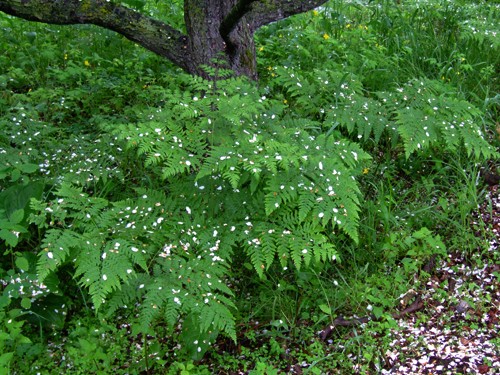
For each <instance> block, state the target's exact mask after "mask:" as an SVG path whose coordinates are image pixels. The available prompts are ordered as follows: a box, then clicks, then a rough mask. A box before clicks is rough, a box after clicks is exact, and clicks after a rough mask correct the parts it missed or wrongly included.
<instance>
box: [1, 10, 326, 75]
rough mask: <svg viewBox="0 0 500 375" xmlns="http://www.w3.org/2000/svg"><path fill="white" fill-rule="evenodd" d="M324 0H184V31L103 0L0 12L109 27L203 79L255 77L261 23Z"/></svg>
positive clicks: (274, 19)
mask: <svg viewBox="0 0 500 375" xmlns="http://www.w3.org/2000/svg"><path fill="white" fill-rule="evenodd" d="M326 1H327V0H306V1H301V0H185V1H184V20H185V26H186V33H185V34H184V33H182V32H180V31H178V30H176V29H175V28H173V27H172V26H170V25H168V24H166V23H163V22H161V21H159V20H156V19H154V18H152V17H149V16H147V15H144V14H142V13H140V12H139V11H136V10H133V9H130V8H127V7H125V6H122V5H120V4H118V3H115V2H113V1H107V0H0V11H2V12H4V13H6V14H9V15H12V16H15V17H19V18H23V19H25V20H28V21H35V22H42V23H49V24H58V25H72V24H93V25H97V26H101V27H103V28H106V29H110V30H113V31H115V32H117V33H119V34H121V35H123V36H124V37H126V38H128V39H130V40H131V41H133V42H135V43H137V44H139V45H141V46H143V47H144V48H147V49H148V50H150V51H152V52H154V53H156V54H158V55H160V56H162V57H165V58H166V59H168V60H170V61H172V62H173V63H174V64H175V65H177V66H179V67H181V68H182V69H184V70H185V71H186V72H188V73H191V74H196V75H200V76H203V77H207V78H215V77H213V76H211V74H210V73H209V72H207V69H206V68H205V67H207V66H209V67H221V66H222V67H225V68H228V69H231V70H233V71H234V73H235V74H236V75H246V76H248V77H250V78H251V79H257V66H256V60H255V55H256V54H255V44H254V39H253V35H254V33H255V31H256V30H257V29H258V28H259V27H262V26H264V25H267V24H269V23H272V22H275V21H278V20H280V19H283V18H287V17H290V16H292V15H294V14H298V13H303V12H306V11H308V10H311V9H314V8H315V7H318V6H320V5H321V4H323V3H325V2H326Z"/></svg>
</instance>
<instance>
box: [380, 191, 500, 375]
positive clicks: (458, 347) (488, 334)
mask: <svg viewBox="0 0 500 375" xmlns="http://www.w3.org/2000/svg"><path fill="white" fill-rule="evenodd" d="M488 190H489V191H488V193H487V196H486V200H485V202H484V203H483V204H482V205H481V207H480V208H479V211H478V213H477V217H475V222H474V224H475V225H478V224H479V223H480V221H483V222H484V223H485V224H486V225H485V226H484V227H485V228H487V229H486V231H487V233H486V237H487V238H490V242H489V249H488V251H484V252H477V253H475V254H469V255H468V256H465V255H464V254H461V253H458V252H457V253H453V254H450V255H449V257H448V259H446V260H445V261H444V262H442V263H441V264H439V265H437V266H436V269H435V271H434V272H433V274H432V276H431V278H430V279H429V280H428V282H427V284H426V290H425V291H423V292H422V291H419V292H418V293H422V295H421V297H420V298H421V301H422V302H423V306H424V307H423V309H422V310H421V311H419V313H417V314H411V315H407V316H405V317H404V318H401V319H400V320H399V326H400V327H401V330H398V331H393V332H392V333H391V336H392V337H391V340H392V341H391V344H390V345H391V347H392V350H390V351H388V352H387V353H386V367H387V368H388V369H386V370H383V371H382V373H383V374H499V373H500V335H499V330H500V324H499V318H500V264H499V256H498V252H499V250H500V187H499V185H495V186H490V187H489V188H488ZM478 227H480V225H478ZM477 235H478V236H479V235H484V233H481V232H478V234H477ZM443 291H445V292H443Z"/></svg>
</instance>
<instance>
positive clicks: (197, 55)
mask: <svg viewBox="0 0 500 375" xmlns="http://www.w3.org/2000/svg"><path fill="white" fill-rule="evenodd" d="M235 4H236V0H222V1H221V0H186V1H185V2H184V20H185V23H186V31H187V35H188V42H187V49H188V51H189V52H190V54H191V56H192V57H193V58H192V59H191V61H190V62H189V68H188V71H189V72H190V73H193V74H197V75H201V76H205V77H206V76H207V72H206V70H205V69H206V68H205V67H206V66H217V67H223V68H226V69H231V70H233V71H234V73H235V74H236V75H246V76H248V77H250V78H253V79H257V65H256V61H255V44H254V40H253V33H252V32H251V31H250V28H249V26H248V25H246V24H245V22H239V23H238V24H237V25H236V26H235V27H234V28H233V29H232V30H230V31H229V32H228V36H227V37H226V38H224V37H223V34H222V33H221V25H222V24H223V22H224V20H225V18H226V16H227V14H228V13H229V12H230V11H231V9H233V7H234V6H235ZM229 35H230V36H229Z"/></svg>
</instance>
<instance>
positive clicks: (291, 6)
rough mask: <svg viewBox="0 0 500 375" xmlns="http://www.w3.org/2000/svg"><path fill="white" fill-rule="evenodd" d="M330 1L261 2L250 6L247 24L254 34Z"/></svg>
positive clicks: (285, 0) (268, 0)
mask: <svg viewBox="0 0 500 375" xmlns="http://www.w3.org/2000/svg"><path fill="white" fill-rule="evenodd" d="M327 1H328V0H259V1H254V2H252V4H251V5H250V8H251V9H250V11H248V12H247V13H246V15H245V22H247V23H248V24H249V26H250V29H251V30H252V32H255V31H256V30H257V29H258V28H259V27H261V26H264V25H267V24H269V23H272V22H276V21H279V20H282V19H284V18H287V17H290V16H293V15H295V14H299V13H304V12H307V11H309V10H312V9H314V8H317V7H319V6H320V5H322V4H324V3H326V2H327Z"/></svg>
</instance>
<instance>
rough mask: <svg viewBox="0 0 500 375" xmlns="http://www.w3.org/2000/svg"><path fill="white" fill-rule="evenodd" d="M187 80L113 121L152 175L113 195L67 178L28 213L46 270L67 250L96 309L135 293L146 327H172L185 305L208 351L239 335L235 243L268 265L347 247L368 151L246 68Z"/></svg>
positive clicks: (329, 256) (191, 331) (188, 329)
mask: <svg viewBox="0 0 500 375" xmlns="http://www.w3.org/2000/svg"><path fill="white" fill-rule="evenodd" d="M189 80H191V82H190V87H191V88H192V89H191V91H184V92H182V93H181V92H180V91H179V92H175V91H174V92H171V93H170V94H169V97H168V98H167V101H166V104H165V105H164V106H162V107H161V108H157V109H154V110H152V111H151V112H150V113H146V114H144V117H143V119H142V120H141V121H140V122H138V123H133V124H122V125H119V126H116V125H114V124H113V125H111V124H110V125H108V126H107V125H104V128H105V130H107V131H111V132H113V133H114V134H115V135H116V137H117V138H118V139H119V141H121V142H124V143H125V145H126V147H128V148H130V149H135V150H136V152H137V153H138V155H139V156H140V158H141V159H142V160H143V161H144V165H145V168H147V169H148V170H149V173H151V174H152V175H154V176H156V180H157V183H156V184H157V187H156V188H155V189H153V190H144V189H137V190H136V198H134V199H128V200H124V201H110V200H109V199H105V198H99V197H95V196H92V195H91V194H89V192H88V191H87V190H86V188H85V186H81V185H75V184H72V183H69V182H63V183H62V184H60V185H59V187H58V189H57V190H56V191H55V192H54V198H53V199H52V200H51V201H49V202H42V201H35V202H34V203H33V209H35V210H36V215H33V216H32V221H33V222H34V223H36V224H37V225H38V226H39V227H45V228H46V235H45V238H44V240H43V244H42V250H41V251H40V254H39V261H38V274H39V277H40V280H41V281H42V282H43V280H44V279H46V278H47V277H49V275H54V274H56V273H57V270H58V269H60V267H61V266H63V265H68V264H70V265H72V266H73V267H74V269H75V277H76V278H77V279H78V280H79V283H80V284H81V285H82V286H83V287H85V288H86V289H87V290H88V292H89V293H90V295H91V298H92V301H93V304H94V306H95V307H96V309H98V310H99V311H104V312H106V313H107V314H115V313H116V312H117V311H119V310H120V309H121V308H122V307H124V306H131V305H133V304H138V305H139V306H140V310H141V314H140V319H139V323H138V327H139V328H140V329H141V330H142V331H144V332H151V327H154V324H155V323H156V322H158V321H159V320H161V321H163V322H166V323H167V325H168V326H169V327H170V328H171V332H172V333H175V332H177V326H178V322H179V321H180V319H182V318H183V321H184V323H183V324H182V329H181V336H180V339H181V340H183V341H186V340H191V339H192V338H193V337H197V338H196V340H193V341H197V342H198V343H200V346H199V348H200V349H199V350H195V354H196V355H200V353H201V354H202V353H203V351H204V350H206V348H208V346H209V344H208V342H210V341H211V340H212V338H213V337H215V336H216V335H217V334H218V333H219V332H221V333H224V334H226V335H228V336H229V337H231V338H232V339H236V331H235V319H234V309H235V306H234V302H233V294H232V291H231V288H230V275H231V268H232V267H233V264H232V259H233V254H234V252H236V251H238V254H239V256H240V253H241V251H243V252H244V254H245V255H244V256H246V257H247V258H248V259H249V261H250V262H251V264H252V265H253V267H254V269H255V271H256V273H257V274H258V275H259V276H261V277H264V276H265V270H266V269H268V268H269V267H271V266H272V265H273V264H275V263H278V264H280V265H281V266H282V267H289V266H294V267H296V268H301V267H304V266H308V265H310V264H312V263H314V262H332V261H335V260H339V259H338V254H337V252H336V249H335V247H334V245H333V242H332V239H333V238H334V237H335V236H336V234H337V233H338V232H344V233H345V234H346V235H347V236H349V237H350V238H352V240H354V241H357V224H358V220H359V218H358V212H359V204H360V201H359V196H360V194H359V189H358V186H357V183H356V179H355V176H356V175H357V174H358V173H360V172H361V169H362V167H363V166H364V164H365V163H367V162H368V160H369V159H370V158H369V156H368V154H366V153H365V152H364V151H363V150H362V149H361V148H360V147H359V146H358V145H357V144H355V143H351V142H349V141H347V140H344V139H340V138H337V137H335V135H334V134H321V132H318V127H317V126H313V124H314V121H306V120H303V121H301V120H297V119H293V118H290V117H289V116H288V115H287V114H286V106H285V105H284V104H283V103H282V102H278V101H273V100H269V99H267V98H266V97H265V96H264V95H262V93H260V92H259V91H258V90H257V89H256V88H255V87H254V86H253V85H252V84H250V83H248V82H246V81H244V80H241V79H228V80H225V81H218V82H217V85H218V87H214V86H213V85H214V83H213V82H207V81H203V80H201V79H199V78H189ZM304 121H305V122H304ZM305 125H306V126H305ZM307 125H310V126H307ZM202 344H203V345H205V346H203V345H202Z"/></svg>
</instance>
